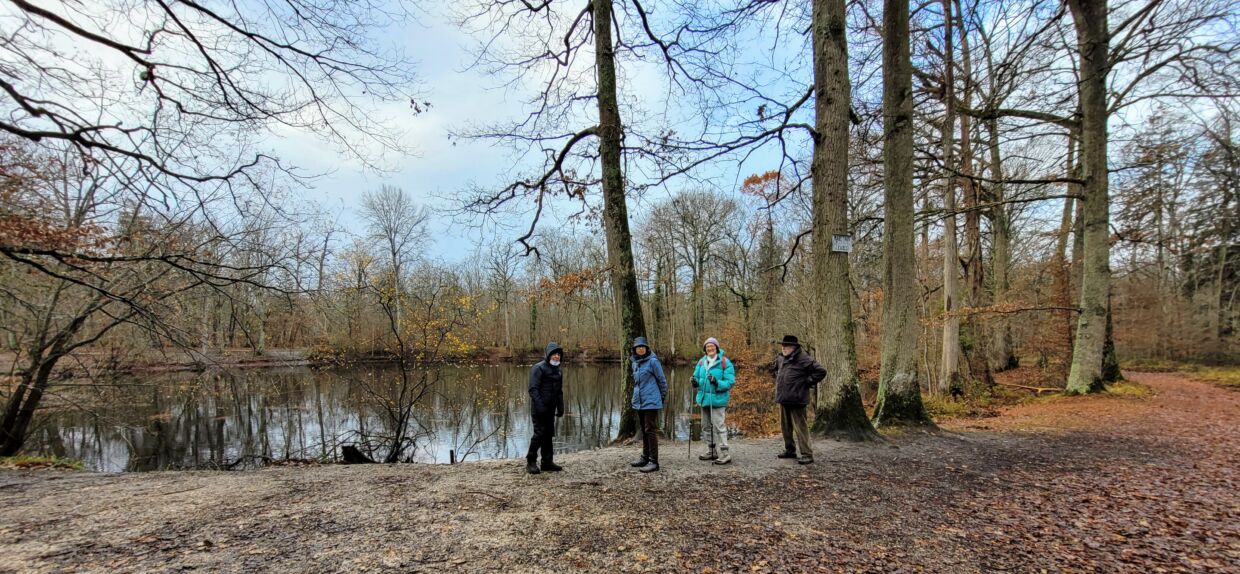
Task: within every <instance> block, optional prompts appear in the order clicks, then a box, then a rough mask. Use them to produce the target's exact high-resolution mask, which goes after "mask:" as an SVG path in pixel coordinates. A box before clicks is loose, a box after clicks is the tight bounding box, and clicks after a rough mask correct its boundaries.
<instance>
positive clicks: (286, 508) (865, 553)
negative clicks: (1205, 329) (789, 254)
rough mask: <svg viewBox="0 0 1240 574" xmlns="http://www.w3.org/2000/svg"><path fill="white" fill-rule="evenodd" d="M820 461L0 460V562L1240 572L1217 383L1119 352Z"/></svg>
mask: <svg viewBox="0 0 1240 574" xmlns="http://www.w3.org/2000/svg"><path fill="white" fill-rule="evenodd" d="M1132 376H1133V378H1135V379H1136V380H1138V381H1140V382H1142V383H1145V384H1147V385H1149V386H1151V387H1152V388H1154V389H1155V391H1156V395H1155V396H1154V397H1151V398H1146V399H1131V398H1123V397H1110V396H1103V397H1090V398H1085V399H1064V398H1054V399H1050V400H1046V401H1039V402H1036V403H1033V404H1028V405H1023V406H1020V407H1015V408H1011V409H1008V410H1007V411H1005V412H1004V413H1003V414H1002V415H1001V416H999V417H995V418H989V419H982V420H972V421H962V422H957V423H953V424H949V425H947V427H946V430H947V431H948V432H944V433H942V434H940V435H938V436H928V435H924V434H918V435H914V436H903V437H900V438H897V439H893V440H892V441H891V443H890V444H886V445H879V446H856V445H844V444H839V443H833V442H820V443H817V444H816V446H815V448H816V451H817V453H816V454H817V458H818V460H819V463H818V464H816V465H814V466H811V467H798V466H797V465H795V464H789V463H788V461H782V460H776V459H775V458H774V453H775V452H776V451H777V449H778V448H779V445H778V444H777V443H776V442H775V441H772V440H748V441H737V442H736V444H735V445H734V447H735V451H736V458H737V462H736V464H733V465H731V466H728V467H717V466H710V465H706V464H704V463H700V462H698V461H697V460H696V459H694V460H692V461H690V460H688V459H686V458H685V445H684V444H683V443H681V444H678V445H665V450H664V451H663V454H664V461H665V465H664V466H665V471H664V472H661V473H657V474H655V475H650V476H644V475H637V474H636V473H634V472H631V471H630V469H629V468H628V467H627V466H625V465H624V463H625V462H626V461H627V460H628V459H629V458H631V457H632V456H633V452H634V449H602V450H597V451H591V452H584V453H577V454H572V455H565V456H564V457H563V460H562V461H561V462H562V463H563V464H564V465H565V466H566V467H567V469H568V470H567V471H566V472H563V473H560V474H559V475H547V474H544V475H540V476H527V475H525V474H524V473H523V470H522V468H521V466H520V465H519V464H518V463H517V462H515V461H490V462H480V463H470V464H467V465H460V466H455V467H446V466H422V465H401V466H379V465H375V466H363V467H346V466H329V467H317V468H278V469H269V470H262V471H256V472H246V473H221V472H163V473H148V474H129V475H100V474H88V473H76V474H75V473H51V472H37V473H30V474H17V473H4V474H0V572H7V571H17V572H59V571H65V572H69V571H72V572H83V571H85V572H173V571H182V570H195V569H199V570H208V571H236V572H252V571H278V572H358V571H375V572H501V571H502V572H551V571H561V572H563V571H593V572H644V571H655V572H686V571H689V572H736V571H745V572H814V571H822V572H840V571H842V572H1042V571H1046V572H1108V573H1109V572H1143V573H1144V572H1240V393H1237V392H1233V391H1227V390H1224V389H1220V388H1217V387H1212V386H1209V385H1206V384H1204V383H1197V382H1193V381H1189V380H1187V379H1184V378H1182V377H1179V376H1177V375H1166V374H1141V373H1136V374H1132Z"/></svg>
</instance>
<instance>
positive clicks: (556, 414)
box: [555, 409, 564, 417]
mask: <svg viewBox="0 0 1240 574" xmlns="http://www.w3.org/2000/svg"><path fill="white" fill-rule="evenodd" d="M555 416H556V417H562V416H564V410H563V409H556V410H555Z"/></svg>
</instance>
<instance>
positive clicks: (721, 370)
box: [693, 349, 736, 408]
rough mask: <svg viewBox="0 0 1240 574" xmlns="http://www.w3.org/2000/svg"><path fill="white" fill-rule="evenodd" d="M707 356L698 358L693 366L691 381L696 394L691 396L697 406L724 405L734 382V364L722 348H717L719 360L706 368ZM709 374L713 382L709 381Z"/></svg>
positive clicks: (714, 406)
mask: <svg viewBox="0 0 1240 574" xmlns="http://www.w3.org/2000/svg"><path fill="white" fill-rule="evenodd" d="M706 361H707V357H706V356H703V357H702V358H701V359H699V360H698V362H697V366H695V367H693V382H694V384H695V386H696V387H697V395H696V396H695V397H694V398H693V400H694V402H696V403H697V405H698V406H699V407H711V408H716V407H726V406H728V397H729V395H731V393H732V385H733V383H735V382H736V365H735V364H733V363H732V360H731V359H729V358H728V357H727V353H724V352H723V349H719V361H718V362H717V363H715V364H714V365H712V366H711V367H710V369H709V370H708V369H707V368H706ZM710 375H714V376H715V382H713V383H712V382H710Z"/></svg>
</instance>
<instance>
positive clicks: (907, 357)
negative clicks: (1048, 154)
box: [874, 0, 930, 426]
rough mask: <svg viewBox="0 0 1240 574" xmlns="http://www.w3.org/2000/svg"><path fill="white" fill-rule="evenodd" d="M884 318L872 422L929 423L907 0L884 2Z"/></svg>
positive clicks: (876, 423)
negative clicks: (922, 365) (923, 379)
mask: <svg viewBox="0 0 1240 574" xmlns="http://www.w3.org/2000/svg"><path fill="white" fill-rule="evenodd" d="M883 134H884V137H883V188H884V201H883V322H882V341H881V343H882V350H881V353H882V356H881V359H880V362H881V367H880V369H879V376H878V406H877V407H875V409H874V424H875V425H880V426H881V425H888V426H894V425H901V424H905V425H908V424H911V425H922V424H929V423H930V416H929V415H928V414H927V413H926V409H925V406H923V405H922V402H921V384H920V381H919V380H918V376H917V338H918V335H919V331H918V329H919V325H918V323H917V280H916V278H917V258H916V254H915V253H914V249H915V247H914V241H915V235H914V231H913V64H912V60H911V56H910V48H909V9H908V2H907V0H884V2H883Z"/></svg>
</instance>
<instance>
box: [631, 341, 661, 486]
mask: <svg viewBox="0 0 1240 574" xmlns="http://www.w3.org/2000/svg"><path fill="white" fill-rule="evenodd" d="M631 363H632V365H633V402H632V405H633V409H634V410H636V411H637V416H638V420H639V422H640V424H641V434H642V456H641V458H639V459H637V460H635V461H633V462H632V463H631V464H630V465H629V466H634V467H637V469H638V470H640V471H642V472H654V471H656V470H659V436H658V434H657V433H658V432H659V410H660V409H662V408H663V403H664V401H665V400H666V399H667V377H666V376H664V375H663V364H662V363H660V362H659V358H658V357H656V356H654V351H651V350H650V345H649V344H648V343H647V342H646V338H645V337H638V338H636V339H634V340H633V356H632V358H631Z"/></svg>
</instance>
